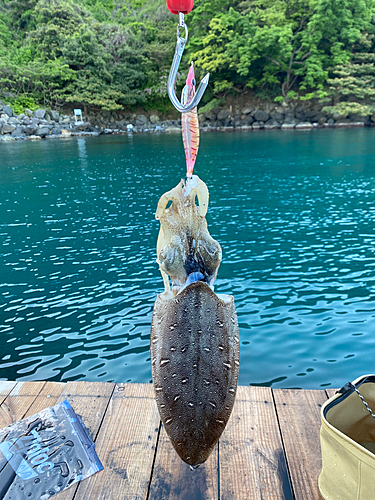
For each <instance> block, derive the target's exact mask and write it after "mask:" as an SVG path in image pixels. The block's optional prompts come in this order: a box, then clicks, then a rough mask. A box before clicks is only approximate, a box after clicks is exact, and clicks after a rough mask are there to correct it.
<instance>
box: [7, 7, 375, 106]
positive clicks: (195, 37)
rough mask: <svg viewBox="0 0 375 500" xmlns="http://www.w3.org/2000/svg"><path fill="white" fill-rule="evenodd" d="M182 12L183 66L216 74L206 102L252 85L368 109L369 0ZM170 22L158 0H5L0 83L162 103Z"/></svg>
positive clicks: (372, 96) (374, 73) (374, 76)
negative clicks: (185, 27)
mask: <svg viewBox="0 0 375 500" xmlns="http://www.w3.org/2000/svg"><path fill="white" fill-rule="evenodd" d="M186 22H187V24H188V26H189V41H188V45H187V49H186V54H185V57H184V60H183V64H184V66H183V67H182V69H183V68H184V67H185V66H186V68H187V67H188V61H189V59H193V60H195V64H196V68H197V72H198V79H199V77H200V76H203V72H204V71H209V72H210V73H211V85H210V90H211V91H210V92H208V93H207V95H206V101H207V99H213V98H214V99H216V101H214V102H219V101H220V99H222V98H223V96H225V95H226V94H228V93H235V94H240V93H242V92H243V91H244V90H248V89H249V88H251V89H253V92H254V93H255V94H256V95H257V96H258V97H259V98H264V99H270V98H271V99H275V100H291V99H311V98H313V97H318V98H321V99H322V98H324V97H325V98H326V99H328V100H329V101H328V102H327V104H328V105H329V106H330V108H329V109H332V110H333V111H335V110H336V111H339V112H340V111H342V112H343V113H345V112H357V113H359V114H361V113H362V114H365V113H367V114H368V113H370V112H372V110H373V108H372V100H375V91H374V88H375V85H374V84H375V68H374V61H375V56H374V43H375V41H374V35H375V0H225V1H224V0H196V2H195V8H194V10H193V11H192V13H191V14H189V15H187V16H186ZM176 23H177V18H176V16H173V15H171V14H170V13H169V12H168V10H167V8H166V5H165V1H164V0H0V88H1V90H2V91H6V92H8V94H6V95H8V98H10V99H11V100H12V104H13V105H15V106H18V107H19V108H22V106H28V107H32V106H33V105H34V104H36V103H43V104H44V105H49V106H51V107H58V106H61V105H63V104H65V103H68V102H74V103H77V102H78V103H82V104H83V105H85V106H90V107H91V108H96V109H99V108H102V109H106V110H115V109H122V108H129V107H131V106H135V105H142V106H143V107H145V108H146V109H147V108H151V107H157V108H159V109H163V108H165V109H166V108H167V107H168V99H167V96H166V80H167V74H168V71H169V67H170V63H171V61H172V57H173V52H174V46H175V41H176ZM9 92H10V94H9ZM12 96H13V97H12ZM353 101H356V102H357V103H360V104H359V105H358V104H356V103H353ZM345 106H346V107H345ZM355 106H357V107H355ZM353 110H354V111H353Z"/></svg>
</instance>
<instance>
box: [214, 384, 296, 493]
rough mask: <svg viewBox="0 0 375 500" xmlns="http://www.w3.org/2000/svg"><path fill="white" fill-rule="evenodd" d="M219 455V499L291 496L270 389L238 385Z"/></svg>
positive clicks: (220, 444) (221, 440)
mask: <svg viewBox="0 0 375 500" xmlns="http://www.w3.org/2000/svg"><path fill="white" fill-rule="evenodd" d="M219 454H220V498H221V500H236V499H238V500H242V499H245V498H249V499H252V500H258V499H259V500H263V499H267V500H291V499H293V494H292V489H291V485H290V481H289V476H288V471H287V466H286V459H285V455H284V450H283V445H282V440H281V436H280V430H279V426H278V421H277V416H276V411H275V406H274V401H273V397H272V393H271V389H270V388H268V387H238V389H237V396H236V402H235V404H234V408H233V412H232V415H231V417H230V420H229V422H228V425H227V427H226V429H225V431H224V433H223V435H222V437H221V439H220V443H219Z"/></svg>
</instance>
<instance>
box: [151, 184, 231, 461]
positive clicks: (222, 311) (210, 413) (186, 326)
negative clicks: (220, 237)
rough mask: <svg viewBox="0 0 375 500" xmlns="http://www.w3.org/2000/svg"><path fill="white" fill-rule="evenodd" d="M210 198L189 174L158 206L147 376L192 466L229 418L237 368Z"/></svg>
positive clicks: (180, 451)
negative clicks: (156, 280)
mask: <svg viewBox="0 0 375 500" xmlns="http://www.w3.org/2000/svg"><path fill="white" fill-rule="evenodd" d="M196 198H197V199H198V205H196ZM208 199H209V195H208V189H207V186H206V185H205V183H204V182H203V181H201V180H200V179H199V177H197V176H195V175H194V176H192V177H191V178H189V179H188V180H187V182H186V183H184V182H182V181H181V182H180V183H179V184H178V185H177V186H176V187H175V188H174V189H172V190H171V191H168V192H167V193H165V194H164V195H163V196H162V197H161V198H160V200H159V203H158V207H157V211H156V218H157V219H159V220H160V226H161V227H160V233H159V237H158V241H157V256H158V258H157V261H158V263H159V267H160V271H161V273H162V276H163V279H164V284H165V292H164V293H162V294H160V295H158V297H157V300H156V302H155V307H154V313H153V318H152V325H151V360H152V362H151V364H152V378H153V381H154V388H155V397H156V402H157V405H158V409H159V413H160V417H161V419H162V421H163V424H164V427H165V430H166V432H167V434H168V436H169V438H170V440H171V442H172V444H173V446H174V448H175V450H176V451H177V453H178V454H179V456H180V457H181V458H182V460H184V461H185V462H187V463H188V464H190V465H191V466H193V467H195V466H198V465H200V464H201V463H203V462H204V461H205V460H206V459H207V458H208V456H209V455H210V453H211V451H212V450H213V448H214V447H215V445H216V443H217V441H218V439H219V437H220V435H221V433H222V432H223V430H224V428H225V425H226V423H227V422H228V419H229V416H230V413H231V411H232V408H233V404H234V400H235V395H236V388H237V380H238V369H239V334H238V321H237V315H236V310H235V306H234V301H233V297H232V296H230V295H217V294H216V293H215V292H214V291H213V283H214V281H215V278H216V275H217V271H218V268H219V265H220V262H221V258H222V256H221V248H220V245H219V243H218V242H217V241H215V240H214V239H213V238H212V237H211V236H210V234H209V232H208V228H207V222H206V219H205V215H206V213H207V208H208ZM169 202H171V205H170V206H169V207H168V208H167V206H168V204H169ZM169 278H170V279H171V281H172V285H173V288H172V291H171V290H170V285H169Z"/></svg>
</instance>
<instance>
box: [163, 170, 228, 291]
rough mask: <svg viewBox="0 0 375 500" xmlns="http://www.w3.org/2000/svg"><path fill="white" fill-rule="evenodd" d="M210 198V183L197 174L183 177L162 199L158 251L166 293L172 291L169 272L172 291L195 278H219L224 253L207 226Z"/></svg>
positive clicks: (210, 280) (207, 281)
mask: <svg viewBox="0 0 375 500" xmlns="http://www.w3.org/2000/svg"><path fill="white" fill-rule="evenodd" d="M208 200H209V195H208V189H207V186H206V184H205V183H204V182H203V181H202V180H201V179H200V178H199V177H198V176H197V175H193V176H192V177H191V178H188V179H187V181H186V183H185V182H184V181H183V180H181V182H180V183H179V184H178V185H177V186H176V187H175V188H173V189H171V190H170V191H168V192H167V193H164V194H163V196H162V197H161V198H160V200H159V203H158V206H157V210H156V215H155V217H156V219H158V220H159V221H160V232H159V237H158V241H157V245H156V252H157V262H158V264H159V269H160V271H161V274H162V276H163V280H164V286H165V293H166V294H168V293H170V284H169V279H168V276H169V277H170V279H171V281H172V293H173V295H176V294H177V293H179V292H181V291H182V290H183V289H184V288H185V287H186V286H187V285H188V284H190V283H193V282H195V281H204V282H206V283H207V284H208V285H210V286H212V285H213V283H214V281H215V279H216V275H217V271H218V268H219V265H220V262H221V259H222V253H221V247H220V245H219V243H218V242H217V241H216V240H214V239H213V238H212V237H211V236H210V233H209V232H208V229H207V222H206V219H205V217H206V214H207V209H208ZM196 201H198V204H197V203H196ZM170 202H171V204H170V205H169V203H170Z"/></svg>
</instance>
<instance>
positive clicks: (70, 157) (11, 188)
mask: <svg viewBox="0 0 375 500" xmlns="http://www.w3.org/2000/svg"><path fill="white" fill-rule="evenodd" d="M195 173H196V174H197V175H199V176H200V177H201V178H202V179H203V180H204V181H205V182H206V184H207V185H208V188H209V191H210V205H209V211H208V216H207V220H208V226H209V230H210V233H211V235H212V236H213V237H214V238H215V239H217V240H218V241H219V242H220V244H221V246H222V249H223V262H222V264H221V267H220V269H219V273H218V279H217V281H216V284H215V290H216V291H217V292H218V293H228V294H232V295H234V298H235V303H236V307H237V312H238V319H239V325H240V340H241V359H240V380H239V383H240V384H243V385H247V384H255V385H256V384H260V385H269V386H272V387H276V388H277V387H302V388H313V389H319V388H324V387H338V386H342V385H343V384H344V383H346V382H347V381H348V380H353V379H354V378H356V377H357V376H359V375H361V374H365V373H375V232H374V227H375V224H374V223H375V130H374V129H367V128H366V129H347V130H313V131H300V132H297V131H291V132H283V131H279V130H277V131H269V132H252V133H251V132H247V133H245V132H238V133H204V134H202V136H201V143H200V150H199V154H198V159H197V163H196V168H195ZM184 174H185V166H184V153H183V147H182V140H181V137H180V136H179V135H178V134H177V135H162V134H161V135H136V136H134V137H133V136H111V137H98V138H79V139H69V140H48V141H47V140H44V141H39V142H15V143H11V144H9V143H7V144H5V143H3V144H0V241H1V248H0V252H1V259H0V379H3V380H6V379H9V380H55V381H67V380H86V381H117V382H149V381H150V380H151V370H150V354H149V339H150V323H151V316H152V309H153V304H154V301H155V299H156V296H157V294H158V293H160V292H162V291H163V281H162V279H161V276H160V273H159V271H158V266H157V264H156V262H155V259H156V249H155V246H156V239H157V234H158V229H159V223H158V221H156V220H155V216H154V214H155V209H156V205H157V202H158V199H159V197H160V196H161V195H162V194H163V193H164V192H165V191H167V190H169V189H171V188H172V187H174V186H175V185H176V184H177V183H178V182H179V180H180V178H181V177H183V176H184Z"/></svg>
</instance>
